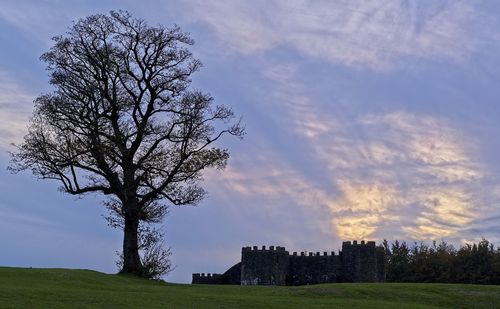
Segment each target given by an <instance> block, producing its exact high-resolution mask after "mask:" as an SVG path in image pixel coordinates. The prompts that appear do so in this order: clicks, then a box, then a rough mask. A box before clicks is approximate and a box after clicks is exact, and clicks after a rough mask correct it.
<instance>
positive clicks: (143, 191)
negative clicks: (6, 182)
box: [10, 12, 244, 276]
mask: <svg viewBox="0 0 500 309" xmlns="http://www.w3.org/2000/svg"><path fill="white" fill-rule="evenodd" d="M192 44H193V41H192V39H191V38H190V37H189V35H188V34H186V33H184V32H182V31H181V29H180V28H179V27H177V26H175V27H173V28H166V27H163V26H156V27H151V26H149V25H148V24H147V23H146V22H145V21H144V20H142V19H136V18H133V17H132V16H131V15H130V14H129V13H127V12H111V13H110V14H109V15H92V16H89V17H87V18H84V19H82V20H79V21H78V22H76V23H74V24H73V26H72V27H71V28H70V29H69V31H68V32H67V33H66V35H63V36H58V37H55V38H54V45H53V47H52V48H51V49H50V51H48V52H47V53H45V54H43V55H42V57H41V59H42V60H43V61H44V62H46V63H47V68H48V71H49V72H50V78H51V79H50V83H51V84H52V85H53V87H54V91H53V92H51V93H47V94H43V95H41V96H39V97H38V98H37V99H36V100H35V111H34V114H33V117H32V118H31V123H30V127H29V131H28V134H27V135H26V136H25V138H24V142H23V143H22V144H20V145H18V149H17V151H16V152H15V153H14V154H13V155H12V164H11V167H10V168H11V169H12V170H13V171H14V172H18V171H21V170H30V171H31V172H32V173H33V174H34V175H36V176H38V177H40V178H42V179H53V180H57V181H59V182H60V183H61V185H62V186H61V189H62V191H64V192H66V193H69V194H72V195H81V194H86V193H102V194H104V195H105V196H106V197H107V199H106V201H105V205H106V207H107V208H108V209H109V211H110V213H111V217H110V223H111V225H113V226H115V227H120V228H122V229H123V231H124V241H123V252H122V254H123V264H122V272H126V273H133V274H137V275H141V276H156V273H158V272H162V267H158V265H155V266H152V267H150V270H151V269H154V270H153V274H150V273H148V272H149V271H150V270H147V269H146V268H147V266H148V265H150V266H151V265H152V264H154V263H155V262H152V261H153V260H155V259H156V260H157V261H158V260H160V261H163V262H165V261H166V260H168V255H169V253H168V251H163V253H162V252H160V251H161V250H160V251H159V249H155V248H158V247H156V246H155V245H153V246H150V247H149V249H150V251H143V256H142V259H141V256H140V254H139V250H140V249H141V243H140V242H141V240H140V237H139V236H140V233H138V231H139V230H140V229H144V228H145V227H146V226H147V225H148V224H154V223H158V222H160V221H161V220H162V218H163V217H164V216H165V214H166V213H167V209H168V206H169V205H194V204H196V203H198V202H199V201H201V200H202V199H203V197H204V196H205V191H204V190H203V189H202V188H201V187H200V185H199V182H200V180H202V172H203V171H204V170H205V169H207V168H224V167H225V165H226V162H227V160H228V158H229V152H228V150H227V149H221V148H219V147H217V145H215V144H216V142H217V141H218V140H219V139H220V138H221V137H222V136H223V135H233V136H237V137H241V136H243V134H244V129H243V128H242V126H241V125H240V122H239V121H238V120H237V119H236V120H235V117H234V115H233V112H232V110H231V109H230V108H229V107H226V106H223V105H215V104H214V102H213V99H212V97H211V96H210V95H209V94H207V93H204V92H202V91H199V90H192V89H191V88H190V83H191V79H190V78H191V75H192V74H193V73H194V72H196V71H198V69H199V68H200V66H201V63H200V61H198V60H197V59H195V58H194V57H193V56H192V53H191V52H190V50H189V49H188V47H189V46H190V45H192ZM160 238H161V237H160ZM156 240H159V238H156ZM156 244H158V242H156ZM163 265H164V266H165V265H166V264H165V263H163ZM168 267H169V266H168Z"/></svg>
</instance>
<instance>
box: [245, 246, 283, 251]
mask: <svg viewBox="0 0 500 309" xmlns="http://www.w3.org/2000/svg"><path fill="white" fill-rule="evenodd" d="M241 251H242V252H251V251H254V252H274V251H279V252H285V251H286V250H285V247H280V246H276V247H275V246H269V248H266V246H262V247H261V248H259V247H258V246H253V247H250V246H247V247H243V248H241Z"/></svg>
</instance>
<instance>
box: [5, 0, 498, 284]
mask: <svg viewBox="0 0 500 309" xmlns="http://www.w3.org/2000/svg"><path fill="white" fill-rule="evenodd" d="M119 9H123V10H128V11H129V12H130V13H132V14H133V15H134V16H135V17H140V18H144V19H146V20H147V21H148V23H149V24H150V25H157V24H162V25H165V26H168V27H170V26H173V25H174V24H177V25H179V26H180V27H181V28H182V29H183V30H184V31H187V32H189V33H190V35H191V37H192V38H193V39H194V40H195V45H194V46H192V48H191V50H192V52H193V53H194V55H195V56H196V57H197V58H198V59H200V60H201V61H202V62H203V64H204V67H203V68H202V70H201V71H200V72H198V73H196V75H195V76H193V87H194V88H197V89H202V90H203V91H206V92H209V93H210V94H211V95H212V96H213V97H214V99H215V102H217V103H222V104H227V105H229V106H231V107H232V108H233V110H234V111H235V113H236V114H237V115H241V116H242V117H243V122H244V123H245V126H246V131H247V135H246V136H245V138H244V139H243V140H238V139H236V138H226V139H225V140H224V141H222V143H221V146H222V147H227V148H229V149H230V151H231V158H230V160H229V164H228V166H227V168H226V169H225V170H223V171H213V170H210V171H207V172H206V173H205V181H204V187H205V188H206V189H207V191H208V192H209V195H208V197H207V198H206V199H205V200H204V201H203V202H201V203H200V204H199V205H198V206H196V207H189V206H187V207H186V206H183V207H172V208H171V209H170V213H169V215H168V217H167V218H166V219H165V220H164V221H163V223H162V224H161V229H162V230H163V231H164V232H165V233H166V240H167V244H168V245H169V246H170V247H171V249H172V252H173V255H172V262H173V264H174V265H175V269H174V270H173V271H172V272H171V273H170V274H169V276H168V277H166V278H165V279H166V280H168V281H172V282H186V283H187V282H190V280H191V273H194V272H205V273H207V272H210V273H212V272H216V273H217V272H219V273H221V272H224V271H225V270H226V269H228V268H229V267H230V266H232V265H233V264H235V263H237V262H238V261H239V259H240V255H241V247H243V246H250V245H259V246H261V245H280V246H285V247H286V248H287V249H289V251H305V250H309V251H330V250H338V249H339V247H340V245H341V242H342V241H343V240H375V241H381V240H383V239H388V240H395V239H400V240H406V241H408V242H413V241H432V240H438V241H439V240H441V239H443V240H445V241H447V242H451V243H453V244H455V245H457V246H458V245H460V244H463V243H465V242H473V241H478V240H480V239H481V238H483V237H484V238H487V239H488V240H490V241H492V242H494V243H496V244H500V225H499V224H498V222H499V221H500V204H499V202H500V156H499V154H500V139H499V138H498V137H500V102H499V98H500V87H499V85H498V83H499V81H500V70H498V68H499V67H500V53H499V52H498V51H499V50H500V3H498V1H494V0H483V1H475V0H467V1H460V0H435V1H417V0H405V1H403V0H388V1H380V0H377V1H356V0H338V1H326V0H324V1H323V0H315V1H307V0H286V1H285V0H273V1H270V0H265V1H264V0H255V1H244V0H220V1H203V0H184V1H181V0H172V1H153V0H143V1H129V0H124V1H117V0H116V1H111V0H100V1H92V0H90V1H62V0H37V1H35V0H33V1H29V0H18V1H9V0H0V41H1V42H2V46H1V48H0V192H1V194H0V246H1V248H2V250H1V252H0V265H4V266H19V267H29V266H32V267H65V268H85V269H93V270H98V271H102V272H107V273H114V272H116V271H117V267H116V265H115V260H116V251H119V250H120V247H121V242H122V233H121V232H120V231H119V230H113V229H111V228H110V227H108V226H107V225H106V221H105V219H104V218H103V215H106V212H105V209H104V207H103V206H102V204H101V201H102V197H101V196H99V195H95V196H85V197H83V198H77V197H74V196H69V195H65V194H64V193H62V192H60V191H58V187H59V184H57V183H54V182H51V181H45V180H37V179H36V178H35V177H34V176H32V175H30V174H29V173H21V174H15V175H13V174H11V173H10V172H9V171H7V166H8V164H9V160H10V158H9V153H8V152H9V151H13V150H14V148H13V146H12V145H11V144H12V143H19V142H20V141H22V137H23V135H24V134H25V133H26V126H27V123H28V120H29V117H30V114H31V112H32V108H33V100H34V98H36V97H37V96H38V95H40V94H42V93H47V92H50V91H51V90H52V88H51V87H50V85H49V84H48V73H47V72H46V71H45V65H44V63H42V62H41V61H40V60H39V57H40V55H41V54H42V53H43V52H45V51H47V50H48V49H49V48H50V47H51V45H52V41H51V38H52V37H54V36H56V35H60V34H64V33H65V32H66V31H67V29H68V27H69V26H71V24H72V21H76V20H78V19H79V18H83V17H85V16H88V15H91V14H96V13H107V12H109V11H110V10H119Z"/></svg>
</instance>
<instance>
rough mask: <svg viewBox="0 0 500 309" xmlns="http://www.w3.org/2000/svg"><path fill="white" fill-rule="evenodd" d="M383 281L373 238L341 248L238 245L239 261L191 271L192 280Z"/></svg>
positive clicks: (278, 282) (255, 282)
mask: <svg viewBox="0 0 500 309" xmlns="http://www.w3.org/2000/svg"><path fill="white" fill-rule="evenodd" d="M383 281H385V269H384V250H383V248H381V247H376V246H375V242H374V241H368V242H366V243H365V242H364V241H361V243H358V242H357V241H353V242H352V243H351V242H350V241H345V242H343V243H342V251H340V252H339V253H338V254H335V252H331V253H328V252H323V253H320V252H316V253H313V252H309V253H306V252H300V253H297V252H293V253H292V254H290V253H289V252H288V251H286V250H285V248H284V247H276V248H275V247H274V246H270V247H269V249H266V247H265V246H263V247H262V249H259V248H258V247H257V246H254V247H253V248H252V247H243V248H242V249H241V262H239V263H238V264H236V265H234V266H233V267H231V268H230V269H228V270H227V271H226V272H225V273H223V274H204V273H203V274H193V280H192V283H193V284H237V285H306V284H320V283H334V282H383Z"/></svg>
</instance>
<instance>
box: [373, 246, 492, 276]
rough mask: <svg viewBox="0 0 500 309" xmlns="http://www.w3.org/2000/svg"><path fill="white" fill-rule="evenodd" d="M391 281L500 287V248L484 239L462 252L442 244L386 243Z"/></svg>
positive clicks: (387, 272) (387, 265)
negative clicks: (496, 285) (497, 285)
mask: <svg viewBox="0 0 500 309" xmlns="http://www.w3.org/2000/svg"><path fill="white" fill-rule="evenodd" d="M383 247H384V250H385V253H386V255H385V256H386V276H387V277H386V280H387V281H388V282H444V283H475V284H500V248H496V249H495V248H494V246H493V244H492V243H490V242H489V241H487V240H486V239H483V240H482V241H480V242H479V243H477V244H476V243H474V244H465V245H463V246H461V247H460V248H459V249H458V250H457V249H456V248H455V247H453V245H450V244H448V243H446V242H445V241H441V242H440V243H437V242H433V243H432V244H431V245H428V244H425V243H423V242H421V243H413V244H412V245H408V244H407V243H406V242H404V241H403V242H400V241H394V242H393V243H389V242H388V241H387V240H384V243H383Z"/></svg>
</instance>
